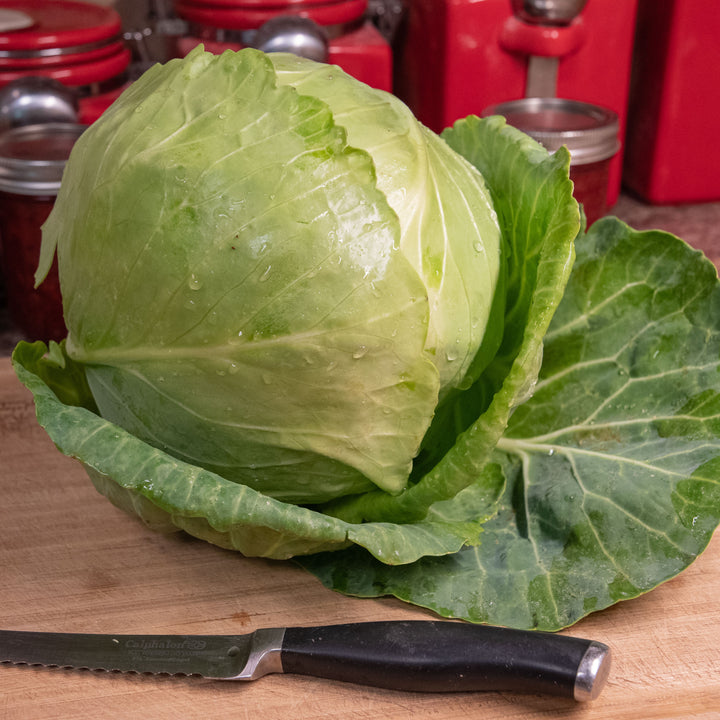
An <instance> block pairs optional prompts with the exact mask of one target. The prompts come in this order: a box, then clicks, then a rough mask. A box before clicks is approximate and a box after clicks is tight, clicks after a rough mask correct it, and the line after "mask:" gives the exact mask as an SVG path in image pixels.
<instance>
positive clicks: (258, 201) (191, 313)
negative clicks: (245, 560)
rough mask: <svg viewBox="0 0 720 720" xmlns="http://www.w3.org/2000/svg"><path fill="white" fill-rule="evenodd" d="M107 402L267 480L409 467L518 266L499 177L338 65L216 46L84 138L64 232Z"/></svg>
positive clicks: (385, 484) (145, 85)
mask: <svg viewBox="0 0 720 720" xmlns="http://www.w3.org/2000/svg"><path fill="white" fill-rule="evenodd" d="M55 252H57V258H58V262H59V272H60V278H61V288H62V295H63V302H64V312H65V318H66V323H67V327H68V337H67V342H66V351H67V354H68V356H69V357H70V358H71V359H72V360H73V361H74V362H76V363H78V364H80V365H82V366H83V367H84V369H85V374H86V377H87V382H88V385H89V388H90V390H91V391H92V395H93V397H94V400H95V402H96V403H97V407H98V409H99V412H100V414H101V415H102V416H103V417H104V418H105V419H107V420H109V421H111V422H112V423H114V424H115V425H117V426H120V427H121V428H124V429H125V430H126V431H128V432H130V433H131V434H132V435H134V436H135V437H137V438H139V439H141V440H143V441H144V442H146V443H148V444H150V445H152V446H154V447H156V448H158V449H160V450H162V451H165V452H167V453H168V454H170V455H172V456H173V457H175V458H178V459H179V460H182V461H186V462H188V463H190V464H192V465H195V466H199V467H202V468H205V469H207V470H210V471H212V472H214V473H216V474H218V475H220V476H222V477H223V478H225V479H227V480H231V481H233V482H237V483H241V484H243V485H246V486H249V487H250V488H253V489H255V490H258V491H260V492H262V493H263V494H264V495H266V496H270V497H273V498H276V499H280V500H282V501H285V502H290V503H294V504H318V503H324V502H326V501H329V500H335V499H337V498H341V497H344V496H348V495H358V494H362V493H366V492H368V491H371V490H373V491H374V490H377V489H380V490H381V491H383V492H385V493H388V494H390V495H395V494H397V493H399V492H401V491H402V490H403V489H404V488H405V487H406V486H407V483H408V478H409V476H410V473H411V469H412V464H413V459H414V458H415V457H416V455H417V454H418V450H419V448H420V445H421V441H422V440H423V437H424V436H425V434H426V431H427V430H428V427H429V426H430V423H431V420H432V419H433V416H434V414H435V411H436V407H437V406H438V403H439V402H440V401H441V400H442V399H443V398H445V397H446V396H448V394H450V393H452V392H453V390H454V389H456V388H462V387H464V386H466V385H468V384H470V381H471V378H470V376H469V375H468V371H469V370H470V369H471V367H472V364H473V360H474V359H475V357H476V355H477V353H478V350H479V348H480V345H481V342H482V341H483V337H484V336H485V330H486V327H487V324H488V318H489V315H490V309H491V305H492V300H493V296H494V294H495V289H496V286H497V283H498V277H499V267H500V230H499V227H498V221H497V217H496V214H495V212H494V210H493V205H492V202H491V199H490V196H489V194H488V191H487V189H486V186H485V183H484V181H483V178H482V176H481V175H480V173H479V172H478V170H476V169H475V167H474V166H472V165H471V164H470V163H469V162H467V161H466V160H465V159H464V158H463V157H462V156H461V155H459V154H457V153H456V152H455V151H453V150H451V149H450V147H449V146H448V145H447V144H446V143H445V142H444V141H443V140H441V139H440V138H439V137H438V136H437V135H435V134H434V133H431V132H430V131H428V130H427V129H426V128H424V127H423V126H422V125H421V124H419V123H418V122H417V121H416V120H415V119H414V117H413V115H412V114H411V113H410V111H409V110H408V109H407V108H406V107H405V106H404V105H403V104H402V103H401V102H400V101H398V100H397V99H396V98H395V97H393V96H392V95H389V94H387V93H384V92H380V91H378V90H374V89H371V88H370V87H368V86H366V85H363V84H362V83H359V82H358V81H356V80H354V79H352V78H351V77H349V76H348V75H346V74H345V73H343V72H342V71H340V70H339V69H338V68H336V67H331V66H327V65H320V64H316V63H313V62H311V61H308V60H303V59H299V58H297V57H295V56H290V55H282V54H279V55H264V54H262V53H260V52H257V51H254V50H243V51H241V52H238V53H235V52H226V53H225V54H223V55H220V56H216V55H212V54H210V53H206V52H204V51H203V50H202V48H198V49H196V50H195V51H193V52H192V53H191V54H190V55H189V56H188V57H186V58H185V59H177V60H172V61H170V62H169V63H167V64H165V65H157V66H155V67H153V68H152V69H151V70H150V71H148V72H147V73H146V74H145V75H143V76H142V77H141V78H140V79H139V80H138V81H136V82H135V83H134V84H133V85H132V86H131V87H130V88H129V89H128V90H127V91H126V92H125V93H124V94H123V95H122V97H121V98H120V99H119V100H118V101H117V102H116V103H115V104H114V105H113V106H112V107H111V108H110V109H109V110H108V111H107V112H106V113H105V115H104V116H103V117H102V118H101V119H100V120H99V121H98V122H96V123H95V124H93V125H92V126H91V127H90V128H89V129H88V130H87V131H86V132H85V133H84V135H83V136H82V137H81V139H80V140H79V142H78V143H77V145H76V147H75V149H74V151H73V153H72V156H71V158H70V160H69V162H68V165H67V168H66V172H65V176H64V179H63V184H62V188H61V191H60V194H59V196H58V198H57V202H56V205H55V208H54V210H53V212H52V214H51V216H50V218H49V220H48V221H47V223H46V225H45V228H44V234H43V248H42V256H41V264H40V267H39V269H38V277H37V279H38V280H41V279H42V277H43V276H44V275H45V274H46V272H47V270H48V268H49V267H50V264H51V262H52V258H53V256H54V254H55Z"/></svg>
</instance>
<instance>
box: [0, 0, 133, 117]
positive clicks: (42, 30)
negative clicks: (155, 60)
mask: <svg viewBox="0 0 720 720" xmlns="http://www.w3.org/2000/svg"><path fill="white" fill-rule="evenodd" d="M3 17H5V18H7V19H8V22H7V23H6V24H5V25H4V26H3V23H2V19H3ZM130 61H131V53H130V51H129V50H128V48H127V47H126V46H125V43H124V41H123V37H122V23H121V19H120V15H119V14H118V13H117V12H116V11H115V10H114V9H112V8H109V7H103V6H100V5H96V4H93V3H86V2H78V1H77V0H0V86H3V85H6V84H7V83H9V82H11V81H13V80H17V79H18V78H22V77H27V76H32V75H42V76H45V77H51V78H53V79H54V80H57V81H58V82H61V83H62V84H63V85H65V86H68V87H72V88H74V89H75V90H76V91H77V93H78V95H79V113H80V122H81V123H91V122H93V121H94V120H96V119H97V118H98V117H99V116H100V115H101V114H102V112H103V111H104V110H105V109H106V108H107V107H109V105H110V104H111V103H112V102H113V101H114V100H115V99H116V98H117V97H118V95H119V94H120V92H121V91H122V89H123V87H124V85H125V84H126V82H127V71H128V68H129V66H130Z"/></svg>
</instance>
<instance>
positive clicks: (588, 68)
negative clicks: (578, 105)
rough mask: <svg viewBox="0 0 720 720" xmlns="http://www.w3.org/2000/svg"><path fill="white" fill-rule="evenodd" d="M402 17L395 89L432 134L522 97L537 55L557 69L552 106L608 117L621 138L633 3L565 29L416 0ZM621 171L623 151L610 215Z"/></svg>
mask: <svg viewBox="0 0 720 720" xmlns="http://www.w3.org/2000/svg"><path fill="white" fill-rule="evenodd" d="M541 4H542V3H541ZM547 4H548V5H552V4H553V3H547ZM558 4H559V5H562V3H558ZM651 4H652V0H651ZM406 8H407V16H406V19H405V25H404V29H403V33H402V35H401V42H399V44H398V51H397V57H396V62H395V66H396V74H395V86H394V87H395V91H396V92H397V94H398V95H399V96H400V97H401V98H402V99H403V100H405V101H406V102H407V103H408V105H409V106H410V107H411V108H412V110H413V111H414V112H415V114H416V115H417V116H418V117H419V119H420V120H421V121H422V122H423V123H425V124H426V125H428V126H429V127H430V128H431V129H433V130H435V131H436V132H439V131H440V130H442V129H443V128H445V127H448V126H449V125H452V124H453V123H454V122H455V121H456V120H457V119H458V118H462V117H465V116H467V115H470V114H475V115H480V114H481V113H482V112H483V111H484V109H485V108H487V107H489V106H490V105H496V104H498V103H504V102H509V101H511V100H518V99H521V98H523V97H525V96H526V85H527V77H528V66H529V65H528V59H529V57H530V56H532V55H535V56H540V57H544V58H556V59H557V88H556V93H555V96H556V97H559V98H567V99H571V100H578V101H581V102H586V103H590V104H594V105H599V106H602V107H605V108H609V109H610V110H612V111H613V112H615V113H616V114H617V116H618V123H619V135H620V137H621V138H622V137H623V136H624V132H625V122H626V117H627V104H628V90H629V85H630V69H631V59H632V48H633V39H634V32H635V13H636V9H637V0H588V2H587V5H586V6H585V7H584V9H583V10H582V11H581V13H580V14H579V15H578V16H577V17H576V18H575V19H574V20H573V21H572V22H571V23H570V24H569V25H567V26H564V27H562V26H553V25H542V24H532V23H529V22H525V21H523V20H521V19H519V18H518V17H516V16H515V15H514V14H513V8H512V3H511V1H510V0H412V2H408V3H406ZM621 170H622V150H621V151H620V152H619V153H617V155H616V156H615V157H614V158H613V159H612V161H611V163H610V180H609V184H608V206H612V205H613V204H614V203H615V202H616V200H617V197H618V194H619V190H620V176H621Z"/></svg>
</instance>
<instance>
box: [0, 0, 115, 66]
mask: <svg viewBox="0 0 720 720" xmlns="http://www.w3.org/2000/svg"><path fill="white" fill-rule="evenodd" d="M0 10H1V11H13V12H14V13H16V14H18V16H25V18H26V22H25V24H24V25H23V26H22V27H19V28H17V29H14V30H11V29H7V30H4V31H3V32H1V33H0V51H2V52H4V53H19V52H22V51H47V50H53V51H58V50H62V49H64V48H76V47H78V46H84V45H87V44H95V43H102V42H107V41H109V40H111V39H113V38H115V37H117V36H118V35H119V34H120V33H121V31H122V21H121V19H120V15H119V14H118V13H117V12H116V11H115V10H114V9H113V8H111V7H104V6H102V5H98V4H97V3H91V2H77V1H76V0H0Z"/></svg>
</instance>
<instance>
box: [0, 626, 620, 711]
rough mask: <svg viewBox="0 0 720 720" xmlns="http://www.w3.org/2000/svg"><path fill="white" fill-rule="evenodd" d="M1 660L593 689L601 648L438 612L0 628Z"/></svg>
mask: <svg viewBox="0 0 720 720" xmlns="http://www.w3.org/2000/svg"><path fill="white" fill-rule="evenodd" d="M0 662H3V663H14V664H26V665H45V666H51V667H61V668H82V669H88V670H109V671H122V672H137V673H162V674H171V675H176V674H179V675H200V676H202V677H204V678H210V679H213V680H256V679H257V678H259V677H262V676H263V675H267V674H268V673H296V674H300V675H312V676H315V677H320V678H328V679H331V680H342V681H346V682H352V683H357V684H362V685H374V686H376V687H384V688H390V689H394V690H411V691H425V692H452V691H483V690H503V691H513V692H526V693H541V694H551V695H561V696H565V697H570V698H574V699H575V700H580V701H583V700H591V699H594V698H595V697H597V695H598V694H599V693H600V690H601V689H602V687H603V685H604V683H605V680H606V678H607V675H608V672H609V668H610V650H609V648H608V647H607V646H606V645H604V644H602V643H599V642H595V641H591V640H582V639H580V638H575V637H568V636H566V635H555V634H552V633H543V632H535V631H529V630H513V629H509V628H501V627H491V626H486V625H469V624H467V623H455V622H446V621H440V622H435V621H423V620H415V621H387V622H364V623H351V624H345V625H327V626H324V627H288V628H264V629H259V630H256V631H255V632H253V633H249V634H247V635H98V634H84V633H53V632H32V631H19V630H0Z"/></svg>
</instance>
